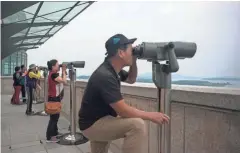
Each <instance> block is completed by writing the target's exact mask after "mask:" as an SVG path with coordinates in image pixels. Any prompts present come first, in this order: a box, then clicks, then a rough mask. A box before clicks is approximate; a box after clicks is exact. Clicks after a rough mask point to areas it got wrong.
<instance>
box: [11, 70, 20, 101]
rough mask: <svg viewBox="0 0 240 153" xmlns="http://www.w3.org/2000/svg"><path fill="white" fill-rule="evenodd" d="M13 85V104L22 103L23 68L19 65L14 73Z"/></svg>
mask: <svg viewBox="0 0 240 153" xmlns="http://www.w3.org/2000/svg"><path fill="white" fill-rule="evenodd" d="M13 81H14V82H13V87H14V94H13V96H12V99H11V104H17V105H19V104H20V99H19V94H20V91H21V88H22V86H21V84H20V82H21V70H20V67H19V66H16V67H15V73H14V74H13Z"/></svg>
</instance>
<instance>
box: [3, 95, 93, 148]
mask: <svg viewBox="0 0 240 153" xmlns="http://www.w3.org/2000/svg"><path fill="white" fill-rule="evenodd" d="M10 98H11V96H10V95H1V106H2V107H1V132H2V134H1V140H2V141H1V142H2V143H1V152H2V153H90V146H89V143H85V144H82V145H78V146H62V145H59V144H55V143H51V144H49V143H48V144H46V143H45V140H46V138H45V135H46V128H47V123H48V120H49V117H48V116H26V115H25V110H26V105H20V106H15V105H11V104H10ZM33 109H34V110H37V111H40V110H43V104H37V105H33ZM58 125H59V131H60V132H61V133H67V132H68V126H69V122H68V121H67V120H66V119H65V118H63V117H60V120H59V123H58Z"/></svg>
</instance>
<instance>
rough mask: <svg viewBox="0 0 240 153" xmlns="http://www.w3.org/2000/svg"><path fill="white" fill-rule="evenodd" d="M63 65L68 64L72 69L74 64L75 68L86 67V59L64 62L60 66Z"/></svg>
mask: <svg viewBox="0 0 240 153" xmlns="http://www.w3.org/2000/svg"><path fill="white" fill-rule="evenodd" d="M62 65H66V66H67V68H68V69H71V68H72V66H73V67H75V68H84V66H85V61H74V62H63V63H62V64H60V65H59V67H62Z"/></svg>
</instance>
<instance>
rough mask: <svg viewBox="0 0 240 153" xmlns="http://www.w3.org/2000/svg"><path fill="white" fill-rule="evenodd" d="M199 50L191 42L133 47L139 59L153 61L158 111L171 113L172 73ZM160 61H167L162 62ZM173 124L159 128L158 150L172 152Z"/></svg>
mask: <svg viewBox="0 0 240 153" xmlns="http://www.w3.org/2000/svg"><path fill="white" fill-rule="evenodd" d="M196 50H197V45H196V44H195V43H189V42H169V43H165V42H160V43H149V42H143V43H142V44H140V45H138V46H136V47H135V48H134V49H133V55H135V56H136V57H137V58H138V59H144V60H147V61H150V62H152V80H153V82H154V84H155V85H156V87H157V89H158V108H157V109H158V111H159V112H162V113H164V114H166V115H168V116H169V117H170V115H171V93H170V89H171V81H172V79H171V73H173V72H177V71H178V70H179V65H178V60H177V59H185V58H192V57H193V56H194V55H195V53H196ZM160 61H166V63H165V64H160ZM170 130H171V125H170V124H164V125H162V126H160V128H159V129H158V140H157V141H158V143H159V145H158V152H161V153H171V131H170Z"/></svg>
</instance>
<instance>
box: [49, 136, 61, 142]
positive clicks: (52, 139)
mask: <svg viewBox="0 0 240 153" xmlns="http://www.w3.org/2000/svg"><path fill="white" fill-rule="evenodd" d="M46 142H47V143H57V142H59V139H58V138H57V137H56V136H53V137H51V139H50V140H46Z"/></svg>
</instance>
